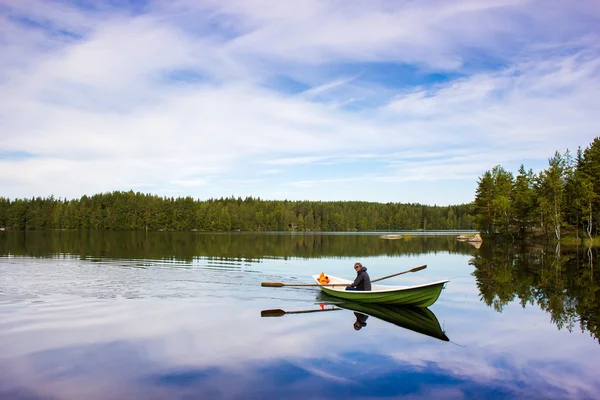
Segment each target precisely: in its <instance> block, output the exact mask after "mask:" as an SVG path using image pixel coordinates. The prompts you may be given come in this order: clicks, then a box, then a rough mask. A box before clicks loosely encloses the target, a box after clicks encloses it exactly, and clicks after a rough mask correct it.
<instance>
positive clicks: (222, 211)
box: [0, 137, 600, 241]
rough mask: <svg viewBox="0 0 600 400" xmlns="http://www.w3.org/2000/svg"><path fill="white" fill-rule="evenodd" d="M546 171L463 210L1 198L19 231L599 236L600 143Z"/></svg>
mask: <svg viewBox="0 0 600 400" xmlns="http://www.w3.org/2000/svg"><path fill="white" fill-rule="evenodd" d="M548 164H549V165H548V168H546V169H545V170H543V171H540V172H539V173H537V174H534V172H533V171H532V170H531V169H529V170H526V169H525V167H524V166H523V165H521V168H520V169H519V171H518V173H517V175H516V177H515V176H514V175H513V173H511V172H509V171H507V170H505V169H504V168H503V167H502V166H499V165H498V166H496V167H494V168H492V169H491V170H489V171H486V172H485V173H484V174H483V175H482V176H481V177H480V178H479V180H478V186H477V190H476V193H475V201H474V202H473V203H470V204H461V205H454V206H428V205H422V204H402V203H386V204H383V203H374V202H360V201H338V202H321V201H288V200H262V199H260V198H252V197H246V198H244V199H242V198H239V197H238V198H234V197H229V198H220V199H209V200H196V199H193V198H192V197H178V198H173V197H159V196H156V195H152V194H144V193H139V192H137V193H135V192H133V191H129V192H122V191H115V192H112V193H101V194H96V195H93V196H82V197H81V198H79V199H73V200H67V199H56V198H54V197H53V196H50V197H46V198H42V197H35V198H30V199H12V200H11V199H8V198H3V197H0V228H4V229H10V230H48V229H81V230H115V231H117V230H129V231H132V230H149V231H213V232H214V231H218V232H223V231H256V232H260V231H286V230H295V231H322V232H348V231H363V232H364V231H397V230H452V229H457V230H467V229H477V230H479V231H481V232H483V233H487V234H494V235H502V236H510V237H512V238H519V239H524V238H527V237H529V236H545V237H546V238H554V239H556V240H559V241H560V239H561V237H563V236H564V235H565V234H567V235H572V236H577V237H589V238H592V237H593V236H596V235H598V221H600V137H597V138H595V139H594V140H593V142H592V143H591V144H590V145H589V146H588V147H586V148H585V149H581V148H579V149H578V150H577V152H576V154H574V155H573V154H572V153H571V152H570V151H569V150H567V151H565V152H564V153H562V154H561V153H559V152H556V153H555V154H554V156H553V157H551V158H550V159H549V160H548Z"/></svg>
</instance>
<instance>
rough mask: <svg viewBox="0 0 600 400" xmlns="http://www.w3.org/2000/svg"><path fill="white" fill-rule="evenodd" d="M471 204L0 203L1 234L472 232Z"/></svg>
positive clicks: (135, 197) (127, 199) (113, 199)
mask: <svg viewBox="0 0 600 400" xmlns="http://www.w3.org/2000/svg"><path fill="white" fill-rule="evenodd" d="M471 212H472V204H462V205H456V206H429V205H421V204H401V203H387V204H382V203H375V202H360V201H339V202H321V201H287V200H261V199H260V198H252V197H246V198H245V199H242V198H233V197H230V198H220V199H209V200H204V201H201V200H196V199H193V198H192V197H179V198H173V197H171V198H169V197H159V196H156V195H151V194H144V193H139V192H137V193H134V192H133V191H129V192H123V191H115V192H112V193H102V194H96V195H93V196H91V197H88V196H82V197H81V198H80V199H74V200H66V199H55V198H54V197H53V196H50V197H47V198H41V197H36V198H31V199H13V200H11V199H8V198H0V227H1V228H3V229H8V230H27V231H29V230H56V229H77V230H111V231H135V230H145V231H207V232H226V231H253V232H264V231H317V232H353V231H363V232H365V231H397V230H447V229H450V230H451V229H457V230H467V229H473V227H474V225H473V218H472V216H471Z"/></svg>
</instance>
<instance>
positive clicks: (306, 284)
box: [260, 282, 349, 287]
mask: <svg viewBox="0 0 600 400" xmlns="http://www.w3.org/2000/svg"><path fill="white" fill-rule="evenodd" d="M348 285H349V283H325V284H323V285H321V284H320V283H281V282H261V284H260V286H264V287H284V286H348Z"/></svg>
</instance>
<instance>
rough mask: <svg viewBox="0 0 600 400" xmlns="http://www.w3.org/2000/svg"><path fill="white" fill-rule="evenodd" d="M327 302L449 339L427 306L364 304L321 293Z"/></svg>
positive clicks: (415, 330) (323, 299)
mask: <svg viewBox="0 0 600 400" xmlns="http://www.w3.org/2000/svg"><path fill="white" fill-rule="evenodd" d="M318 299H319V300H320V301H323V302H324V303H326V304H332V305H335V306H338V307H341V308H344V309H347V310H352V311H356V312H359V313H362V314H366V315H369V316H371V317H375V318H378V319H381V320H383V321H386V322H389V323H391V324H394V325H396V326H399V327H401V328H405V329H408V330H411V331H414V332H417V333H421V334H423V335H427V336H431V337H433V338H436V339H439V340H442V341H445V342H447V341H449V340H450V339H448V336H446V333H445V332H444V331H443V330H442V328H441V327H440V323H439V321H438V319H437V317H436V316H435V314H434V313H433V312H432V311H431V310H430V309H428V308H426V307H415V306H402V305H382V304H364V303H356V302H352V301H341V302H340V301H339V300H338V299H336V298H335V297H333V296H329V295H327V294H324V293H321V294H320V295H319V297H318Z"/></svg>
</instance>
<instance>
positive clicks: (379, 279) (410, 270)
mask: <svg viewBox="0 0 600 400" xmlns="http://www.w3.org/2000/svg"><path fill="white" fill-rule="evenodd" d="M425 268H427V265H421V266H420V267H415V268H413V269H409V270H408V271H404V272H398V273H397V274H392V275H388V276H384V277H382V278H377V279H373V280H372V281H371V283H372V282H379V281H382V280H384V279H387V278H391V277H394V276H398V275H402V274H408V273H409V272H417V271H420V270H422V269H425Z"/></svg>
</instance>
